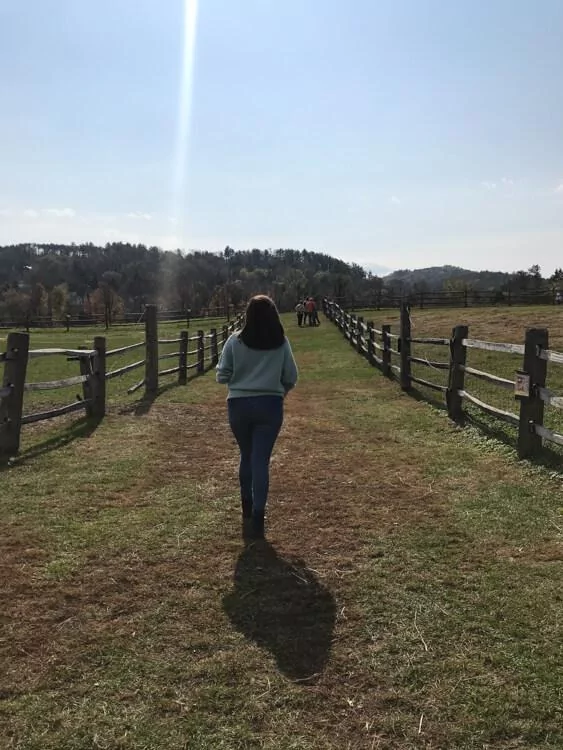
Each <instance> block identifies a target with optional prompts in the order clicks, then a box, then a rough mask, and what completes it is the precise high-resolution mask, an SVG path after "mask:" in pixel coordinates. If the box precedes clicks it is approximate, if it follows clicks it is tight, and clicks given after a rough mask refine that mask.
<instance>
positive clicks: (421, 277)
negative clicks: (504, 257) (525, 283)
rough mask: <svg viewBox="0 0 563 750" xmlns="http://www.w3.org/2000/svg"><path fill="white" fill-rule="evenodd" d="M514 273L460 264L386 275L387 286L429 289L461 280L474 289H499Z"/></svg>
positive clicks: (402, 270)
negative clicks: (475, 269)
mask: <svg viewBox="0 0 563 750" xmlns="http://www.w3.org/2000/svg"><path fill="white" fill-rule="evenodd" d="M512 277H513V274H510V273H506V272H504V271H471V270H469V269H467V268H461V267H459V266H450V265H445V266H431V267H430V268H417V269H414V270H412V271H411V270H410V269H400V270H397V271H393V272H392V273H390V274H389V275H387V276H385V277H384V281H385V284H386V286H391V285H396V284H401V285H402V286H403V287H404V288H405V289H413V288H423V289H427V290H429V291H434V290H438V289H443V288H444V284H448V283H451V282H458V283H459V282H461V283H464V284H467V285H468V286H470V287H471V288H472V289H478V290H483V291H486V290H491V289H499V288H500V287H502V286H503V285H504V284H507V283H508V282H509V281H510V279H511V278H512Z"/></svg>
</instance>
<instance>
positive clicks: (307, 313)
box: [295, 297, 321, 328]
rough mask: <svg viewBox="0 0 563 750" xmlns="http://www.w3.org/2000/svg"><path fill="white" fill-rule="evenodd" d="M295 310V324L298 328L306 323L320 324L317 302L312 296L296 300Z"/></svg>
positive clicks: (311, 324) (310, 324)
mask: <svg viewBox="0 0 563 750" xmlns="http://www.w3.org/2000/svg"><path fill="white" fill-rule="evenodd" d="M295 312H296V313H297V325H298V326H299V327H300V328H301V327H302V326H307V325H309V326H320V324H321V321H320V320H319V311H318V310H317V303H316V302H315V300H314V299H313V298H312V297H306V298H305V299H304V300H303V301H300V302H298V303H297V305H296V306H295Z"/></svg>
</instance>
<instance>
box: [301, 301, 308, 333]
mask: <svg viewBox="0 0 563 750" xmlns="http://www.w3.org/2000/svg"><path fill="white" fill-rule="evenodd" d="M308 301H309V300H308V299H307V297H305V299H304V300H303V302H302V304H303V325H304V326H306V325H307V321H308V320H309V313H308V312H307V302H308Z"/></svg>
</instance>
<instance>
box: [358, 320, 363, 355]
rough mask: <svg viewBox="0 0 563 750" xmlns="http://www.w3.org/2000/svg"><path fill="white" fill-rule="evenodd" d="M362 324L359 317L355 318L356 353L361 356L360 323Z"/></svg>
mask: <svg viewBox="0 0 563 750" xmlns="http://www.w3.org/2000/svg"><path fill="white" fill-rule="evenodd" d="M363 322H364V319H363V318H362V317H361V316H358V317H357V318H356V339H357V341H356V351H357V352H358V354H363V353H364V352H363V349H362V323H363Z"/></svg>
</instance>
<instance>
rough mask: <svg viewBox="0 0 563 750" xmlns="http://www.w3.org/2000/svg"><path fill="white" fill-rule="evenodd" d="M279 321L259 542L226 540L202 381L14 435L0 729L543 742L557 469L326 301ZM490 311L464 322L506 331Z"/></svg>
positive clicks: (558, 684) (327, 748) (219, 448)
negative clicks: (380, 368)
mask: <svg viewBox="0 0 563 750" xmlns="http://www.w3.org/2000/svg"><path fill="white" fill-rule="evenodd" d="M470 312H471V311H470ZM481 312H482V314H484V311H481ZM514 312H515V313H518V316H521V317H520V318H519V322H518V323H515V324H514V326H515V327H516V326H520V325H522V328H524V327H525V325H527V324H528V323H529V324H533V323H535V322H536V321H535V320H531V319H530V320H528V319H527V318H526V317H525V313H524V312H522V311H520V310H518V311H514ZM458 313H459V311H449V313H448V312H447V311H444V312H442V313H441V315H443V318H442V319H440V317H439V315H438V314H435V317H434V318H433V319H432V320H431V315H430V314H429V316H428V319H427V320H423V317H422V315H421V316H418V315H415V316H414V323H415V326H417V328H416V329H415V330H416V332H417V333H418V332H419V330H420V331H424V332H425V333H430V332H433V333H434V332H436V333H439V334H440V335H447V334H448V332H449V330H450V328H451V325H452V324H454V323H457V322H459V323H461V322H463V320H459V321H458V320H455V317H456V316H457V314H458ZM386 317H388V316H386ZM452 318H454V319H453V320H452ZM493 318H494V311H491V320H492V321H493ZM559 320H560V319H559ZM286 321H287V332H288V335H289V336H290V339H291V341H292V344H293V347H294V350H295V352H296V356H297V359H298V364H299V367H300V373H301V378H300V383H299V385H298V387H297V389H296V390H295V392H294V393H292V394H291V395H290V397H289V398H288V400H287V406H286V420H285V424H284V428H283V431H282V434H281V436H280V439H279V442H278V444H277V447H276V451H275V455H274V457H273V462H272V481H271V494H270V505H269V513H268V521H267V528H268V532H267V535H268V539H269V543H268V544H264V545H256V546H253V547H249V548H245V547H244V545H243V543H242V540H241V539H240V536H239V534H240V529H239V517H238V493H237V479H236V472H237V452H236V448H235V444H234V441H233V439H232V437H231V435H230V433H229V429H228V425H227V421H226V414H225V391H224V389H223V388H222V387H219V386H217V385H216V384H215V382H214V378H213V374H212V373H209V374H207V375H205V376H204V377H201V378H199V379H197V380H195V381H192V382H191V383H190V384H189V385H188V386H186V387H182V388H180V387H178V388H171V389H168V390H166V391H164V392H163V393H162V394H161V395H160V396H159V398H158V399H157V400H156V401H155V402H154V403H152V404H151V405H145V407H144V408H142V405H141V404H139V408H134V407H133V408H129V409H126V410H121V411H120V410H119V409H118V408H115V409H113V408H112V409H110V412H109V414H108V416H107V417H106V419H105V420H104V421H103V422H102V423H101V424H100V425H99V426H98V427H97V429H95V430H93V429H91V428H89V427H88V426H87V424H86V423H84V422H82V421H81V420H79V419H76V418H72V417H69V418H68V419H67V418H63V419H62V420H59V421H58V422H53V423H52V424H43V425H38V426H37V427H36V429H33V430H31V429H30V430H28V431H24V445H23V449H22V453H21V456H20V457H19V459H17V460H16V461H15V462H14V463H13V465H11V466H10V467H6V468H5V469H4V470H3V472H2V475H1V480H2V492H1V493H0V544H1V547H2V550H3V553H2V558H1V562H2V581H3V586H2V588H1V589H0V622H1V624H2V631H1V632H2V634H1V640H0V747H2V748H10V750H14V749H15V750H86V749H88V750H90V749H91V748H111V750H184V749H186V748H189V750H238V749H240V750H243V749H244V750H246V749H247V748H248V749H253V748H256V749H258V748H266V749H268V750H318V749H319V748H322V749H323V750H343V749H346V750H364V749H365V750H374V749H375V748H378V749H379V750H414V749H415V748H416V749H417V750H418V749H420V748H424V749H425V750H446V749H447V750H449V749H450V748H452V750H454V749H455V750H492V749H494V750H509V749H510V750H516V749H518V750H539V749H540V748H541V750H548V749H549V750H559V749H560V748H561V747H563V709H562V697H563V693H562V690H563V684H562V680H561V664H562V663H563V652H562V644H563V633H562V622H563V617H562V614H563V595H562V591H561V579H562V574H563V564H562V563H563V556H562V548H561V544H562V540H563V537H562V535H563V503H562V500H561V489H560V478H558V477H557V476H555V474H553V472H550V471H547V470H546V469H543V468H541V467H537V466H532V465H530V464H528V463H525V462H524V463H518V462H517V461H516V459H515V454H514V451H513V450H511V449H509V448H508V447H507V446H505V445H503V444H502V442H499V441H493V440H490V439H488V438H484V437H483V435H482V433H481V432H479V431H478V430H476V429H474V428H472V427H469V428H465V429H460V428H457V427H455V426H453V425H452V424H451V423H450V422H449V421H448V419H447V418H446V416H445V414H444V413H443V411H440V410H438V409H435V408H432V407H431V406H430V405H429V404H428V403H425V402H424V401H422V400H417V399H415V398H412V397H411V396H408V395H406V394H403V393H401V391H400V389H399V387H398V386H397V384H396V383H394V382H392V381H389V380H386V379H385V378H383V377H382V376H381V375H380V374H379V373H378V372H377V371H376V370H374V369H373V368H370V367H369V366H368V364H367V363H366V361H365V360H364V359H362V358H361V357H359V356H358V355H357V354H356V353H355V352H354V351H353V350H352V349H351V347H350V346H349V344H347V343H346V342H345V341H344V339H343V338H342V336H341V334H340V333H339V332H338V331H337V329H336V328H335V327H334V326H333V325H332V324H329V323H328V322H326V321H325V320H324V319H323V324H322V326H321V327H320V328H319V329H313V330H310V329H298V328H297V327H296V324H295V322H294V320H293V317H288V318H286ZM380 322H388V321H387V320H381V321H380ZM389 322H393V321H389ZM485 323H486V321H483V329H482V331H480V330H479V328H478V324H477V322H476V321H475V322H473V324H471V321H470V325H472V328H471V335H473V336H475V337H481V338H489V339H492V340H495V339H496V340H515V341H517V342H520V341H521V339H522V337H521V336H520V335H518V336H516V335H515V337H512V336H510V335H509V332H508V331H507V330H503V328H502V325H501V324H498V325H496V332H495V325H493V323H494V321H493V322H491V323H490V325H489V326H488V327H487V328H486V330H485ZM550 328H553V330H554V333H553V337H554V348H560V349H561V348H563V347H562V346H561V344H559V345H558V344H557V338H556V337H557V334H556V332H555V331H556V325H555V324H554V325H553V326H551V325H550ZM513 330H514V331H515V330H516V328H514V329H513ZM518 330H519V329H518ZM112 335H113V332H112ZM116 335H117V334H116ZM139 335H141V334H139ZM59 336H62V334H59ZM119 336H124V337H125V336H131V339H129V338H127V339H125V338H122V339H120V340H119V343H123V344H125V343H129V342H130V340H131V341H133V340H135V336H134V332H124V333H122V332H119ZM60 341H61V339H60V338H58V339H57V343H60ZM88 341H89V338H88ZM53 343H54V340H53ZM71 343H72V345H73V346H75V345H76V344H78V343H83V342H82V341H78V340H76V339H75V338H73V339H72V342H71ZM84 343H88V342H87V341H85V342H84ZM33 345H34V346H35V343H34V344H33ZM41 345H42V346H44V345H46V344H45V343H44V342H42V344H41ZM111 345H112V346H114V345H118V342H117V339H114V340H112V342H111ZM0 348H1V347H0ZM57 374H58V373H57ZM37 377H38V378H39V377H41V379H46V376H45V374H44V373H42V372H38V373H37ZM112 400H113V403H114V404H115V405H116V406H117V404H118V403H120V402H121V398H120V396H119V394H118V392H117V391H116V392H115V395H113V396H112Z"/></svg>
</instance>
